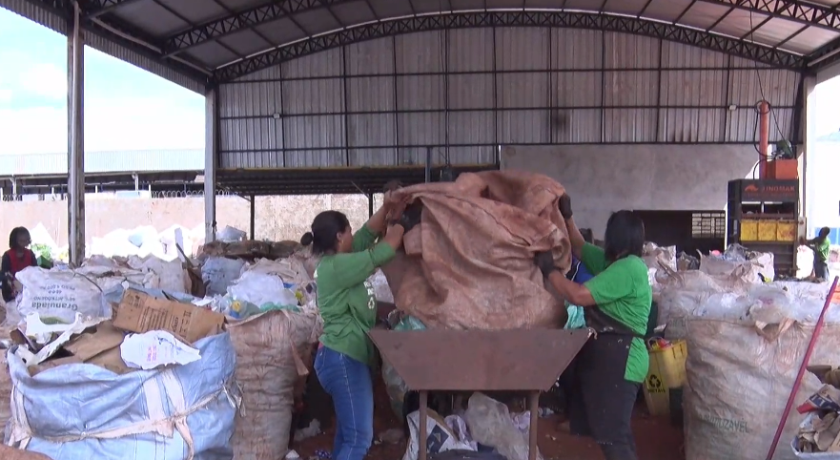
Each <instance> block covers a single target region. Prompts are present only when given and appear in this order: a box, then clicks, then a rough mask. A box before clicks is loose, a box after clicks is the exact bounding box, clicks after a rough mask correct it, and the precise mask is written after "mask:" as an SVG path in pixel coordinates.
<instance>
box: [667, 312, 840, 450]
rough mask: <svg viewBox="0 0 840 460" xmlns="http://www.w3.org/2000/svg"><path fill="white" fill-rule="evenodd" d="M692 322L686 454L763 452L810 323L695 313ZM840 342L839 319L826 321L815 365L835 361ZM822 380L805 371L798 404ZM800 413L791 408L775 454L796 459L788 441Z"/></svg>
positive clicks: (811, 330) (811, 329) (689, 329)
mask: <svg viewBox="0 0 840 460" xmlns="http://www.w3.org/2000/svg"><path fill="white" fill-rule="evenodd" d="M832 308H835V307H832ZM756 323H759V322H758V321H756ZM687 326H688V327H687V339H688V349H689V350H690V351H689V353H688V361H687V363H686V377H687V379H688V383H687V385H686V388H685V391H684V398H685V399H684V402H683V404H684V405H685V409H684V410H685V443H686V460H755V459H759V458H764V457H765V456H766V455H767V452H768V450H769V448H770V443H771V441H772V440H773V435H774V434H775V432H776V427H777V426H778V424H779V421H780V420H781V418H782V414H783V412H784V407H785V403H786V402H787V398H788V395H789V394H790V391H791V388H793V382H794V380H795V378H796V374H797V371H798V370H799V366H800V365H801V364H802V359H803V357H804V355H805V350H806V349H807V347H808V341H809V340H810V338H811V335H812V334H813V333H814V327H813V324H810V325H809V324H802V323H799V322H793V321H784V320H783V321H782V322H780V323H776V322H775V321H774V322H773V323H768V324H766V325H764V324H760V323H759V324H750V323H748V322H747V321H738V320H732V319H724V320H720V319H699V318H690V319H688V321H687ZM760 326H761V328H759V327H760ZM839 347H840V325H838V324H826V325H825V327H824V328H823V330H822V333H821V335H820V340H819V341H818V342H817V345H816V348H815V350H814V354H813V356H812V357H811V363H836V362H837V359H836V356H837V349H838V348H839ZM819 385H820V384H819V381H818V380H817V379H816V377H814V376H813V375H809V374H806V375H805V376H804V378H803V380H802V386H801V387H800V388H799V391H798V393H797V395H796V399H795V400H794V403H795V405H796V404H799V403H801V402H802V401H804V400H805V399H807V398H808V396H810V395H811V394H813V393H814V392H816V391H817V390H818V389H819ZM802 418H803V417H802V416H801V415H799V414H798V413H797V412H796V410H795V409H793V410H791V414H790V417H789V418H788V420H787V423H786V425H785V428H784V432H783V434H782V438H781V441H780V443H779V446H778V448H777V449H776V453H775V455H774V456H773V459H774V460H794V459H795V458H796V457H795V455H794V454H793V452H791V450H790V449H789V448H788V447H787V445H786V444H787V443H789V442H790V440H791V439H793V437H794V436H795V434H796V432H797V428H798V425H799V423H800V422H801V421H802Z"/></svg>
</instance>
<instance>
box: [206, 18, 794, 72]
mask: <svg viewBox="0 0 840 460" xmlns="http://www.w3.org/2000/svg"><path fill="white" fill-rule="evenodd" d="M476 27H559V28H570V29H589V30H602V31H610V32H623V33H629V34H635V35H642V36H646V37H652V38H659V39H663V40H669V41H673V42H677V43H683V44H687V45H692V46H697V47H700V48H705V49H709V50H712V51H720V52H723V53H726V54H731V55H733V56H739V57H743V58H746V59H750V60H753V61H756V62H761V63H763V64H767V65H771V66H774V67H781V68H786V69H801V68H802V67H803V66H804V65H805V64H806V59H805V57H803V56H797V55H795V54H791V53H786V52H783V51H779V50H778V49H774V48H768V47H764V46H761V45H756V44H754V43H750V42H747V41H744V40H738V39H734V38H729V37H723V36H716V35H712V34H709V33H705V32H703V31H700V30H693V29H688V28H685V27H680V26H676V25H673V24H665V23H659V22H653V21H648V20H644V19H638V18H629V17H622V16H611V15H607V14H598V13H572V12H563V11H559V12H552V11H535V12H528V11H503V12H475V13H455V14H447V15H436V16H432V15H429V16H416V17H409V18H401V19H394V20H391V21H382V22H375V23H371V24H365V25H362V26H358V27H354V28H350V29H344V30H340V31H337V32H334V33H331V34H327V35H319V36H317V37H312V38H309V39H307V40H305V41H300V42H296V43H292V44H290V45H286V46H283V47H280V48H276V49H274V50H271V51H268V52H265V53H262V54H258V55H256V56H253V57H250V58H247V59H244V60H241V61H238V62H235V63H233V64H231V65H229V66H226V67H222V68H220V69H218V70H217V71H216V72H215V78H216V80H217V81H219V82H222V83H223V82H230V81H234V80H236V79H237V78H241V77H243V76H245V75H248V74H251V73H253V72H256V71H258V70H262V69H266V68H269V67H272V66H274V65H277V64H280V63H282V62H286V61H290V60H292V59H296V58H300V57H303V56H307V55H310V54H313V53H317V52H320V51H325V50H328V49H332V48H337V47H341V46H344V45H348V44H352V43H358V42H361V41H365V40H372V39H376V38H382V37H389V36H393V35H400V34H408V33H414V32H424V31H433V30H450V29H464V28H476Z"/></svg>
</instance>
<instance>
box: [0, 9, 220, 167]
mask: <svg viewBox="0 0 840 460" xmlns="http://www.w3.org/2000/svg"><path fill="white" fill-rule="evenodd" d="M66 50H67V39H66V38H64V37H62V36H61V35H59V34H57V33H55V32H53V31H51V30H49V29H47V28H46V27H43V26H40V25H38V24H36V23H34V22H32V21H29V20H28V19H24V18H22V17H20V16H18V15H16V14H14V13H12V12H10V11H8V10H5V9H3V8H0V63H1V64H0V140H1V141H0V154H15V153H48V152H62V151H66V150H67V128H66V126H67V124H66V123H67V77H66V75H67V51H66ZM85 146H86V149H87V150H88V151H97V150H139V149H166V148H203V147H204V97H203V96H201V95H199V94H197V93H193V92H192V91H189V90H187V89H184V88H182V87H180V86H178V85H176V84H174V83H170V82H169V81H167V80H165V79H163V78H160V77H158V76H156V75H153V74H151V73H149V72H146V71H144V70H141V69H139V68H137V67H134V66H132V65H131V64H126V63H125V62H122V61H120V60H118V59H116V58H113V57H111V56H108V55H106V54H103V53H100V52H99V51H96V50H94V49H92V48H86V49H85Z"/></svg>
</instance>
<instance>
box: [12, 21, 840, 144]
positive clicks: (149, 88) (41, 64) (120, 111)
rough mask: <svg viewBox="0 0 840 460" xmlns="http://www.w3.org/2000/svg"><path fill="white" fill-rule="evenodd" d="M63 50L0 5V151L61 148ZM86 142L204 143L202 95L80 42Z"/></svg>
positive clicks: (819, 121)
mask: <svg viewBox="0 0 840 460" xmlns="http://www.w3.org/2000/svg"><path fill="white" fill-rule="evenodd" d="M66 50H67V42H66V39H65V38H64V37H62V36H61V35H59V34H57V33H55V32H53V31H51V30H49V29H47V28H45V27H42V26H40V25H38V24H35V23H34V22H32V21H29V20H27V19H24V18H22V17H20V16H17V15H16V14H14V13H12V12H10V11H8V10H5V9H3V8H0V155H2V154H18V153H50V152H62V151H66V149H67V127H66V126H67V90H66V87H67V83H66V82H67V80H66V78H67V77H66V75H67V70H66V69H67V58H66V56H67V54H66ZM816 96H817V97H816V100H817V117H816V121H815V122H816V126H815V133H816V134H817V137H820V136H823V135H825V134H829V133H832V132H836V131H837V130H838V128H840V119H838V116H837V112H836V107H837V106H838V105H840V78H835V79H834V80H832V81H830V82H827V83H825V84H822V85H820V86H819V87H818V88H817V95H816ZM771 102H772V101H771ZM85 146H86V149H87V150H88V151H101V150H142V149H170V148H171V149H174V148H185V149H186V148H203V147H204V98H203V96H201V95H199V94H196V93H193V92H191V91H189V90H186V89H184V88H182V87H180V86H178V85H176V84H174V83H170V82H169V81H167V80H165V79H163V78H160V77H158V76H156V75H153V74H151V73H149V72H146V71H144V70H141V69H139V68H137V67H134V66H132V65H131V64H127V63H125V62H122V61H120V60H118V59H116V58H113V57H111V56H108V55H106V54H103V53H100V52H99V51H96V50H94V49H92V48H86V50H85Z"/></svg>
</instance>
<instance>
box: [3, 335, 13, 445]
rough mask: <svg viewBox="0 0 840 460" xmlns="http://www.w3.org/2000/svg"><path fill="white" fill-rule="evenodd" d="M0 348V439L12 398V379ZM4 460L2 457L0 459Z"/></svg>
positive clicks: (10, 411)
mask: <svg viewBox="0 0 840 460" xmlns="http://www.w3.org/2000/svg"><path fill="white" fill-rule="evenodd" d="M7 351H8V350H4V349H2V348H0V438H2V437H3V433H4V432H5V428H6V423H8V422H9V419H10V418H11V417H12V409H11V406H10V401H11V397H12V378H11V377H10V376H9V365H8V363H7V362H6V352H7ZM0 458H4V457H0Z"/></svg>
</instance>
